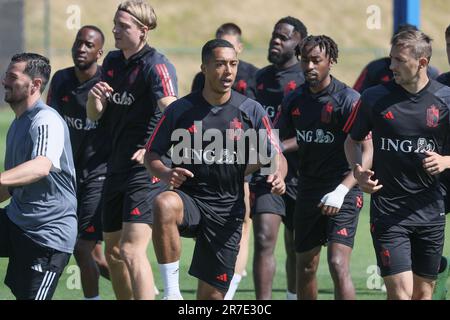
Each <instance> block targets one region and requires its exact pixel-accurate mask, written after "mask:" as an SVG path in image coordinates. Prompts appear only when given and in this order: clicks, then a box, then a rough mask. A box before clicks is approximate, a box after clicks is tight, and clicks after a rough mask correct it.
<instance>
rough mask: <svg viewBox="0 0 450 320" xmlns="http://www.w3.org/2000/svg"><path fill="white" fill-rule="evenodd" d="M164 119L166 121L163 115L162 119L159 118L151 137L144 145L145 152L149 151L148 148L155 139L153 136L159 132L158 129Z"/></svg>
mask: <svg viewBox="0 0 450 320" xmlns="http://www.w3.org/2000/svg"><path fill="white" fill-rule="evenodd" d="M164 119H166V116H165V115H163V116H162V118H161V120H159V122H158V125H157V126H156V128H155V130H154V131H153V134H152V136H151V137H150V140H149V141H148V142H147V144H146V145H145V150H146V151H147V152H149V151H150V148H151V147H152V143H153V140H154V139H155V136H156V134H157V133H158V130H159V128H160V127H161V125H162V123H163V121H164Z"/></svg>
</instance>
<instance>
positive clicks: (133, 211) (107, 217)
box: [102, 167, 168, 232]
mask: <svg viewBox="0 0 450 320" xmlns="http://www.w3.org/2000/svg"><path fill="white" fill-rule="evenodd" d="M104 188H105V189H104V196H103V197H104V205H103V210H102V219H103V232H115V231H119V230H122V223H123V222H133V223H146V224H152V223H153V213H152V204H153V199H154V198H155V197H156V196H157V195H158V194H160V193H161V192H163V191H165V190H167V189H168V186H167V185H166V184H165V183H163V182H161V181H160V180H159V179H158V178H156V177H151V176H150V175H149V173H148V172H147V170H146V169H145V168H143V167H138V168H133V169H132V170H130V172H127V173H118V174H111V175H108V176H107V177H106V181H105V187H104Z"/></svg>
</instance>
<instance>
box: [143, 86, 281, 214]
mask: <svg viewBox="0 0 450 320" xmlns="http://www.w3.org/2000/svg"><path fill="white" fill-rule="evenodd" d="M252 129H253V130H254V131H253V132H255V133H256V134H257V136H258V137H262V138H263V139H265V141H263V142H264V143H260V142H258V143H255V141H251V140H250V139H246V135H247V134H248V133H249V132H250V131H251V130H252ZM260 130H263V131H264V132H266V133H268V135H267V137H265V136H264V135H261V131H260ZM211 134H218V135H219V138H215V136H214V137H212V136H211ZM183 135H184V137H182V136H183ZM196 139H197V140H196ZM196 141H197V142H196ZM182 143H183V145H182ZM186 143H187V144H186ZM212 143H214V145H213V144H212ZM239 143H241V145H243V146H244V149H238V147H237V144H239ZM172 146H173V149H172V155H171V160H172V163H173V166H176V167H181V168H185V169H187V170H189V171H191V172H192V173H193V174H194V177H193V178H188V179H187V180H186V181H185V182H184V183H183V184H182V185H181V187H180V190H182V191H184V192H186V193H187V194H189V195H190V196H191V197H193V198H194V199H197V200H199V201H200V202H201V203H202V204H203V205H206V206H209V207H210V209H211V210H212V211H213V212H217V214H218V216H229V215H230V214H231V215H236V216H239V217H240V218H243V216H244V211H245V210H244V207H245V206H244V202H243V196H244V191H243V188H244V173H245V169H246V167H247V164H248V163H249V162H250V161H252V160H251V158H250V159H249V150H250V148H252V149H253V148H256V151H257V152H263V154H266V155H272V154H273V153H275V152H281V150H280V146H279V142H278V140H275V138H274V137H273V133H272V125H271V122H270V120H269V118H268V117H267V114H266V113H265V111H264V109H263V108H262V107H261V105H260V104H259V103H257V102H256V101H254V100H252V99H248V98H246V97H245V96H243V95H241V94H239V93H237V92H235V91H232V94H231V98H230V100H229V101H228V102H227V103H225V104H223V105H219V106H214V105H211V104H209V103H208V102H207V101H206V100H205V99H204V98H203V96H202V93H201V92H200V91H196V92H194V93H191V94H189V95H187V96H185V97H184V98H182V99H180V100H177V101H176V102H174V103H172V104H171V105H170V106H169V108H168V109H167V110H166V112H165V113H164V115H163V117H162V119H161V121H160V123H159V124H158V126H157V127H156V129H155V131H154V133H153V135H152V137H151V138H150V140H149V142H148V144H147V151H148V152H156V153H157V154H159V155H164V154H166V152H167V151H169V150H170V149H171V148H172ZM213 146H214V147H213ZM180 159H183V161H182V162H183V163H180V162H181V161H180ZM252 163H253V162H252Z"/></svg>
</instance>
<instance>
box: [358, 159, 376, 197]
mask: <svg viewBox="0 0 450 320" xmlns="http://www.w3.org/2000/svg"><path fill="white" fill-rule="evenodd" d="M374 174H375V172H373V171H372V170H369V169H367V170H363V168H362V167H361V165H360V164H356V166H355V169H354V170H353V176H354V177H355V179H356V181H358V184H359V187H360V188H361V190H362V191H364V192H366V193H375V192H377V191H378V190H380V189H381V188H383V185H382V184H378V179H376V180H372V179H371V178H372V176H373V175H374Z"/></svg>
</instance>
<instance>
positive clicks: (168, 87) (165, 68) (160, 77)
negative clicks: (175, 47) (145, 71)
mask: <svg viewBox="0 0 450 320" xmlns="http://www.w3.org/2000/svg"><path fill="white" fill-rule="evenodd" d="M149 76H150V80H151V84H152V91H153V93H154V94H155V97H156V100H160V99H162V98H165V97H176V96H178V87H177V75H176V71H175V67H174V66H173V65H172V64H171V63H169V62H167V61H166V62H160V63H156V64H155V65H154V66H153V67H152V68H151V69H150V75H149Z"/></svg>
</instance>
